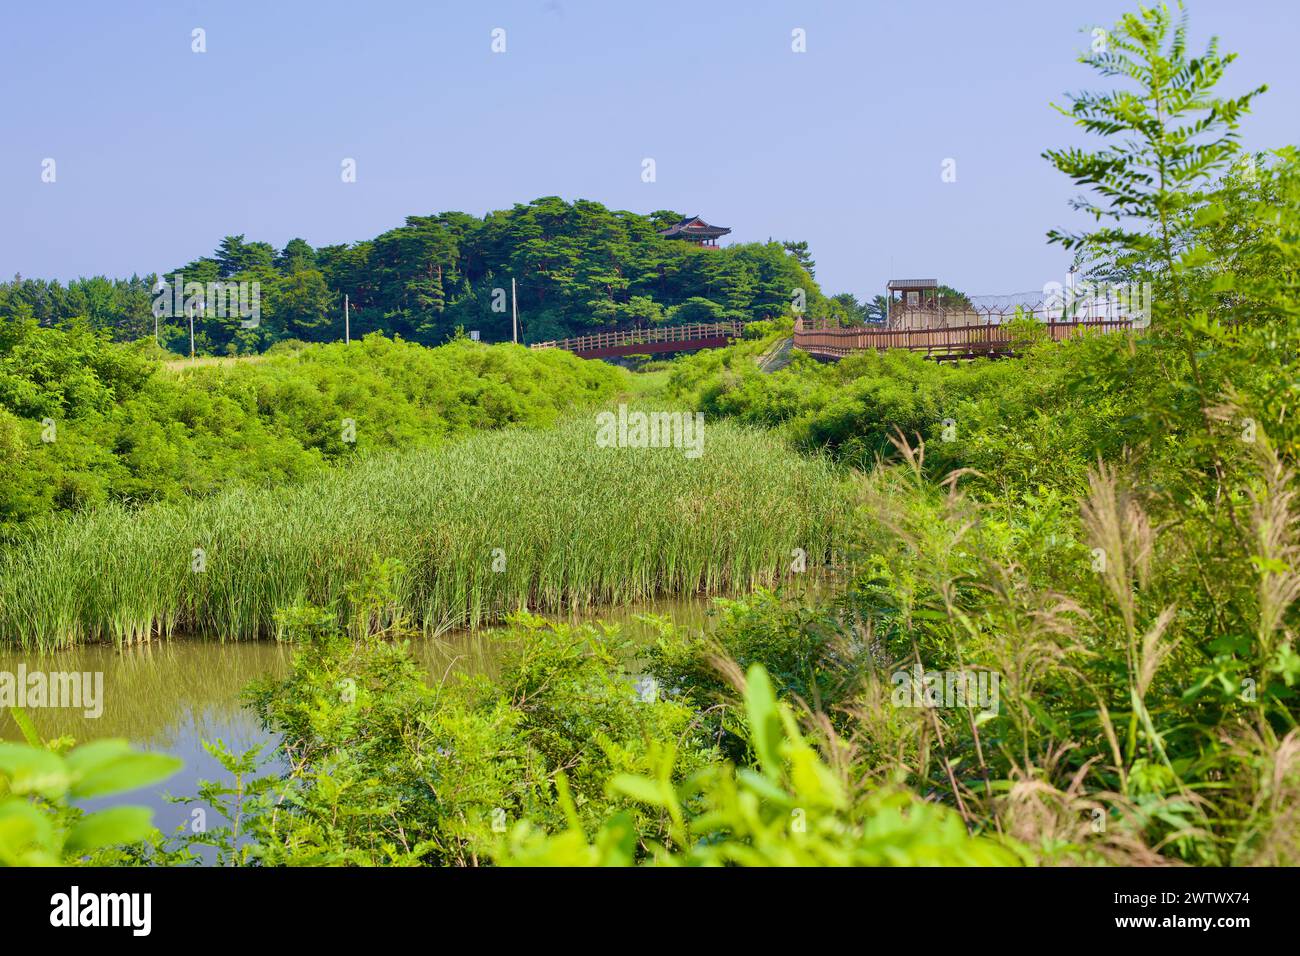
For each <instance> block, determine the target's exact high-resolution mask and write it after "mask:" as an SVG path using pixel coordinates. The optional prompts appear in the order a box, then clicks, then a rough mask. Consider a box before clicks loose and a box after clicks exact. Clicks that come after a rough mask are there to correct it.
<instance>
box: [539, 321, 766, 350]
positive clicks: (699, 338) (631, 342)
mask: <svg viewBox="0 0 1300 956" xmlns="http://www.w3.org/2000/svg"><path fill="white" fill-rule="evenodd" d="M743 329H744V323H743V322H692V323H690V324H688V325H660V326H655V327H652V328H644V329H619V330H616V331H612V332H592V333H591V334H590V335H578V336H574V337H572V338H567V339H556V340H555V341H552V342H536V343H534V344H533V345H531V346H529V347H530V348H534V349H564V350H565V351H566V352H572V353H573V354H574V355H580V356H582V357H583V358H613V357H615V356H619V355H646V354H649V353H652V352H691V351H694V350H695V349H716V348H722V347H723V346H724V345H729V344H730V343H731V342H732V341H733V340H735V339H738V338H740V333H741V331H742V330H743Z"/></svg>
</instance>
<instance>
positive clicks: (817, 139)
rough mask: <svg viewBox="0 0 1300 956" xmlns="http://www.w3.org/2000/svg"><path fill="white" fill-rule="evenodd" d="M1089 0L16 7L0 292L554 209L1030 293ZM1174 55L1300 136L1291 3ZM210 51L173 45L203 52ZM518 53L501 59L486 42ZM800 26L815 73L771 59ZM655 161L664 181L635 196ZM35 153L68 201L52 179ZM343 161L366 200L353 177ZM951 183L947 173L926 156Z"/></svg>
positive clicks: (1217, 6) (1093, 10)
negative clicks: (717, 227) (708, 227)
mask: <svg viewBox="0 0 1300 956" xmlns="http://www.w3.org/2000/svg"><path fill="white" fill-rule="evenodd" d="M1132 8H1133V3H1131V2H1128V3H1126V2H1112V0H1088V2H1077V3H1076V2H1060V0H1036V2H1028V0H1026V2H1020V0H988V2H971V0H925V2H919V0H870V2H847V0H841V2H794V0H784V2H754V0H747V2H743V3H742V2H739V0H687V2H678V0H655V2H652V3H642V2H635V3H634V2H623V0H516V2H504V0H499V2H468V0H457V2H432V0H426V2H413V0H401V2H398V0H392V2H384V0H374V2H335V0H317V2H313V3H305V2H290V0H274V2H266V0H263V2H260V3H249V2H242V0H219V2H218V0H180V2H168V3H162V2H155V3H143V2H133V0H115V2H113V3H99V2H94V3H91V2H83V3H79V4H78V3H72V4H58V5H55V4H42V3H24V4H21V5H18V4H13V5H11V6H9V7H7V8H6V10H5V11H4V15H3V21H2V22H3V26H2V27H0V89H3V91H4V97H3V102H4V112H5V117H4V121H3V129H4V132H3V134H2V135H0V223H3V225H4V228H3V229H0V275H3V276H4V277H6V278H8V277H10V276H12V275H13V274H14V273H15V272H21V273H22V274H23V275H28V276H39V277H46V278H58V279H63V280H66V279H69V278H72V277H76V276H79V275H96V274H106V275H110V276H119V275H120V276H124V275H130V274H131V273H133V272H138V273H141V274H144V273H148V272H154V271H161V270H163V269H169V268H172V267H174V266H176V265H179V264H183V263H184V262H186V261H189V260H190V259H192V258H195V257H197V256H199V255H202V254H205V253H207V252H210V251H211V250H212V249H213V247H214V246H215V245H216V244H217V242H218V241H219V240H220V238H221V237H222V236H224V235H227V234H232V233H234V234H237V233H244V234H245V235H246V236H247V237H248V238H249V239H260V240H265V241H268V242H271V243H274V244H275V245H276V246H277V247H278V246H281V245H283V244H284V243H285V242H286V241H287V240H288V239H290V238H292V237H294V236H302V237H303V238H304V239H306V240H307V241H308V242H310V243H312V244H313V245H325V244H330V243H339V242H349V241H355V240H359V239H365V238H370V237H372V236H374V235H376V234H378V233H379V232H381V231H383V230H385V229H388V228H391V227H393V226H396V225H399V224H401V222H402V220H403V219H404V217H405V216H407V215H412V214H427V213H432V212H437V211H442V210H446V209H461V210H464V211H466V212H470V213H474V214H479V215H481V214H482V213H484V212H485V211H487V210H489V209H495V208H501V207H508V206H510V205H511V204H513V203H515V202H525V201H527V200H529V199H533V198H536V197H538V196H544V195H560V196H563V197H565V198H569V199H574V198H586V199H594V200H598V201H600V202H603V203H605V204H607V205H609V206H612V207H615V208H622V209H631V210H634V211H638V212H650V211H653V210H655V209H664V208H668V209H677V210H679V211H681V212H684V213H699V214H701V215H703V216H704V217H705V218H706V219H709V220H710V221H713V222H715V223H719V224H721V225H726V226H730V227H731V228H732V229H733V230H734V231H733V234H732V236H730V237H729V239H732V240H738V241H745V240H764V239H767V238H769V237H770V238H776V239H806V240H807V241H808V242H809V243H810V244H811V247H812V253H813V256H814V258H815V259H816V261H817V276H818V279H819V280H820V282H821V284H822V287H823V288H824V289H825V290H826V291H828V292H838V291H845V290H847V291H852V292H854V293H856V294H857V295H858V296H859V297H864V296H869V295H872V294H875V293H876V292H879V291H881V290H882V287H883V285H884V283H885V281H886V280H887V279H888V278H890V277H891V276H896V277H927V276H934V277H937V278H939V279H940V280H941V281H944V282H946V283H948V284H950V285H953V286H956V287H958V288H960V289H962V290H963V291H966V292H968V293H971V294H1001V293H1011V292H1020V291H1029V290H1034V289H1040V288H1041V287H1042V285H1043V284H1044V283H1045V282H1048V281H1052V280H1054V279H1055V280H1060V279H1061V278H1062V277H1063V274H1064V270H1065V267H1066V265H1067V264H1068V260H1067V257H1066V256H1065V255H1064V254H1063V253H1061V252H1060V251H1059V250H1058V249H1055V248H1050V247H1048V246H1047V245H1046V242H1045V240H1044V233H1045V232H1046V231H1047V230H1048V229H1049V228H1052V227H1056V226H1063V225H1071V224H1072V216H1071V213H1070V211H1069V210H1068V208H1067V206H1066V202H1067V200H1068V199H1069V198H1070V196H1071V195H1072V194H1073V192H1074V190H1073V189H1072V187H1071V186H1070V184H1069V182H1068V181H1066V180H1065V179H1064V177H1062V176H1060V175H1059V174H1058V173H1056V172H1054V171H1053V170H1052V169H1051V168H1050V167H1049V166H1048V164H1047V163H1046V161H1044V160H1043V159H1041V158H1040V155H1039V154H1040V153H1041V152H1042V150H1043V149H1044V148H1047V147H1050V146H1056V145H1061V144H1065V143H1070V142H1078V141H1079V139H1080V137H1079V135H1078V134H1076V133H1075V132H1073V131H1072V130H1071V128H1070V125H1069V123H1068V121H1066V120H1065V118H1064V117H1061V116H1059V115H1058V114H1056V113H1055V112H1054V111H1053V110H1052V109H1051V108H1050V105H1049V104H1050V103H1051V102H1053V101H1056V102H1064V98H1063V94H1064V92H1066V91H1068V90H1078V89H1082V88H1089V87H1095V86H1097V85H1098V82H1097V80H1096V79H1094V77H1093V75H1092V74H1091V71H1089V70H1088V69H1087V68H1086V67H1084V66H1082V65H1080V64H1078V63H1077V62H1075V57H1076V56H1077V54H1078V53H1079V52H1081V51H1082V50H1083V49H1084V48H1085V46H1086V43H1087V39H1088V38H1087V36H1086V33H1084V32H1081V30H1082V29H1083V28H1085V27H1090V26H1093V25H1102V26H1106V25H1109V24H1110V23H1111V22H1113V21H1114V20H1115V19H1116V18H1117V16H1118V15H1119V14H1120V13H1122V12H1123V11H1125V10H1128V9H1132ZM1189 8H1190V11H1191V15H1192V34H1193V48H1194V49H1200V48H1201V47H1202V45H1203V43H1204V41H1205V39H1206V38H1208V37H1209V36H1210V35H1211V34H1216V33H1217V34H1219V35H1220V36H1221V38H1222V41H1223V45H1224V48H1225V49H1227V50H1235V51H1237V52H1239V53H1240V59H1239V60H1238V61H1237V63H1235V64H1234V65H1233V67H1232V68H1230V70H1229V73H1228V77H1227V80H1226V82H1225V86H1224V90H1225V91H1229V92H1238V91H1242V90H1245V89H1247V88H1249V87H1251V86H1254V85H1256V84H1258V83H1261V82H1267V83H1268V84H1269V85H1270V91H1269V92H1268V93H1267V94H1266V95H1265V96H1264V97H1262V98H1261V99H1260V100H1258V101H1257V106H1256V109H1255V113H1254V115H1253V116H1251V117H1248V118H1247V120H1246V124H1245V130H1244V142H1245V143H1246V145H1247V146H1249V147H1251V148H1270V147H1275V146H1280V145H1284V144H1286V143H1295V142H1297V140H1298V139H1300V137H1297V135H1296V121H1297V117H1300V69H1297V66H1296V63H1297V52H1296V51H1297V49H1300V6H1298V5H1297V2H1296V0H1194V2H1192V3H1190V4H1189ZM195 27H201V28H203V29H204V30H205V31H206V42H207V52H206V53H203V54H197V53H193V52H191V31H192V30H193V29H194V28H195ZM497 27H500V28H503V29H505V31H506V52H505V53H504V54H493V53H492V52H491V31H492V30H493V29H494V28H497ZM795 28H801V29H803V30H805V31H806V37H807V52H806V53H802V54H797V53H794V52H792V50H791V31H792V30H793V29H795ZM646 157H650V158H653V159H654V160H655V163H656V173H657V179H656V181H655V182H653V183H645V182H643V181H642V177H641V169H642V160H643V159H644V158H646ZM45 158H53V159H54V160H55V161H56V164H57V166H56V172H57V181H56V182H55V183H52V184H50V183H42V182H41V168H42V167H41V164H42V161H43V160H44V159H45ZM344 158H353V159H355V160H356V163H357V181H356V182H355V183H348V184H345V183H343V182H341V177H340V164H341V163H342V161H343V160H344ZM949 158H951V159H953V160H955V161H956V173H957V178H956V182H951V183H945V182H943V181H942V177H941V170H942V164H943V162H944V160H945V159H949Z"/></svg>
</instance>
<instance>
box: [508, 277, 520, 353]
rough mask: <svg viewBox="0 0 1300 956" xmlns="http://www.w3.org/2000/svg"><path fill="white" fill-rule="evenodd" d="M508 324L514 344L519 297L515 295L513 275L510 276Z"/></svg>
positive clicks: (517, 328) (517, 332)
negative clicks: (512, 332) (511, 330)
mask: <svg viewBox="0 0 1300 956" xmlns="http://www.w3.org/2000/svg"><path fill="white" fill-rule="evenodd" d="M510 325H511V328H512V329H513V331H514V341H515V345H518V344H519V299H518V298H517V297H516V295H515V277H514V276H511V277H510Z"/></svg>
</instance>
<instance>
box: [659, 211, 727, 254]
mask: <svg viewBox="0 0 1300 956" xmlns="http://www.w3.org/2000/svg"><path fill="white" fill-rule="evenodd" d="M729 232H731V230H730V229H728V228H727V227H726V226H710V225H709V224H708V223H707V222H705V221H704V220H703V219H701V218H700V217H699V216H687V217H686V218H685V219H683V220H682V221H681V222H677V223H674V224H673V225H671V226H669V227H668V228H667V229H661V230H660V231H659V235H661V236H663V237H664V238H665V239H685V240H686V241H687V242H693V243H695V244H696V245H697V246H705V247H707V248H709V249H716V248H718V239H719V238H720V237H721V236H725V235H727V233H729Z"/></svg>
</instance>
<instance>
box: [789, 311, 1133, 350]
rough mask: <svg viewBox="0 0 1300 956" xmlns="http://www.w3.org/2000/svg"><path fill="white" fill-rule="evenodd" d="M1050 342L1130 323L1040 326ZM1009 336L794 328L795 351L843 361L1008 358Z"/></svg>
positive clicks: (964, 328)
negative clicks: (904, 355)
mask: <svg viewBox="0 0 1300 956" xmlns="http://www.w3.org/2000/svg"><path fill="white" fill-rule="evenodd" d="M1042 327H1043V328H1044V329H1045V330H1047V333H1048V335H1049V336H1051V338H1053V339H1055V340H1057V341H1058V342H1059V341H1061V340H1062V339H1067V338H1069V337H1070V336H1072V335H1077V334H1078V333H1080V332H1086V331H1089V330H1092V331H1096V332H1119V331H1123V330H1126V329H1131V328H1132V327H1133V323H1132V321H1130V320H1126V319H1119V320H1110V321H1081V322H1043V323H1042ZM1014 344H1015V343H1014V341H1013V339H1012V332H1011V329H1009V328H1008V327H1007V326H1005V325H958V326H954V327H952V328H944V329H864V328H863V327H862V326H852V327H848V328H837V327H827V328H814V329H809V328H804V327H803V323H802V322H797V323H796V324H795V330H794V347H795V348H797V349H802V350H803V351H805V352H809V353H811V354H813V355H821V356H825V357H828V358H842V357H843V356H845V355H852V354H854V353H855V352H878V351H884V350H885V349H907V350H908V351H911V352H924V353H925V354H926V355H928V356H933V357H935V358H954V359H956V358H964V357H966V356H976V355H993V354H1008V353H1010V352H1011V351H1013V348H1014Z"/></svg>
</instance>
